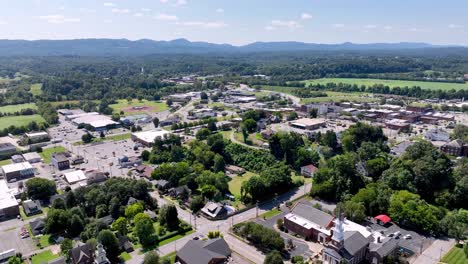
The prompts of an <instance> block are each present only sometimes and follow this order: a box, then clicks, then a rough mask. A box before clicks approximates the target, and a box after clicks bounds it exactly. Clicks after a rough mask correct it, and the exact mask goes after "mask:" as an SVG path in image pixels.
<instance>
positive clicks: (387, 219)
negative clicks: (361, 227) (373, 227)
mask: <svg viewBox="0 0 468 264" xmlns="http://www.w3.org/2000/svg"><path fill="white" fill-rule="evenodd" d="M374 219H375V220H379V221H380V222H382V223H384V224H386V223H388V222H390V221H392V219H391V218H390V217H389V216H388V215H384V214H381V215H378V216H376V217H374Z"/></svg>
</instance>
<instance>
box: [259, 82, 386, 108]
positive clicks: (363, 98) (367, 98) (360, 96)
mask: <svg viewBox="0 0 468 264" xmlns="http://www.w3.org/2000/svg"><path fill="white" fill-rule="evenodd" d="M261 87H262V89H265V90H269V91H275V92H280V93H285V94H290V95H294V93H293V91H294V89H298V88H295V87H287V86H270V85H262V86H261ZM323 92H325V93H326V94H327V95H328V96H327V97H312V98H301V103H303V104H308V103H323V102H341V101H351V102H356V103H372V102H378V101H379V99H377V98H374V97H372V95H371V94H368V93H359V92H353V93H342V92H332V91H323Z"/></svg>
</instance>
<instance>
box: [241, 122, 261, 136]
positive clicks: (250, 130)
mask: <svg viewBox="0 0 468 264" xmlns="http://www.w3.org/2000/svg"><path fill="white" fill-rule="evenodd" d="M241 126H242V127H243V128H245V129H246V130H247V132H248V133H253V132H255V130H256V129H257V122H255V120H253V119H251V118H249V119H246V120H244V121H242V124H241Z"/></svg>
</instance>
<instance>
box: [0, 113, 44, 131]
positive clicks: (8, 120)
mask: <svg viewBox="0 0 468 264" xmlns="http://www.w3.org/2000/svg"><path fill="white" fill-rule="evenodd" d="M32 121H36V122H37V123H45V120H44V118H43V117H42V116H40V115H27V116H4V117H0V129H5V128H7V127H9V126H11V125H15V126H17V127H21V126H27V125H28V124H29V123H31V122H32Z"/></svg>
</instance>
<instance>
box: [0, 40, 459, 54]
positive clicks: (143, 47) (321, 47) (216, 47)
mask: <svg viewBox="0 0 468 264" xmlns="http://www.w3.org/2000/svg"><path fill="white" fill-rule="evenodd" d="M447 48H450V49H463V50H465V49H466V48H465V47H462V46H437V45H432V44H427V43H415V42H400V43H370V44H355V43H350V42H346V43H341V44H316V43H304V42H296V41H284V42H254V43H251V44H247V45H243V46H234V45H230V44H214V43H209V42H198V41H194V42H192V41H189V40H186V39H175V40H170V41H156V40H150V39H141V40H135V41H132V40H127V39H73V40H32V41H30V40H0V56H25V55H26V56H50V55H55V56H62V55H76V56H114V55H120V56H130V55H148V54H171V53H188V54H206V53H249V52H294V51H296V52H297V51H396V50H407V51H408V50H421V49H424V50H427V49H447Z"/></svg>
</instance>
